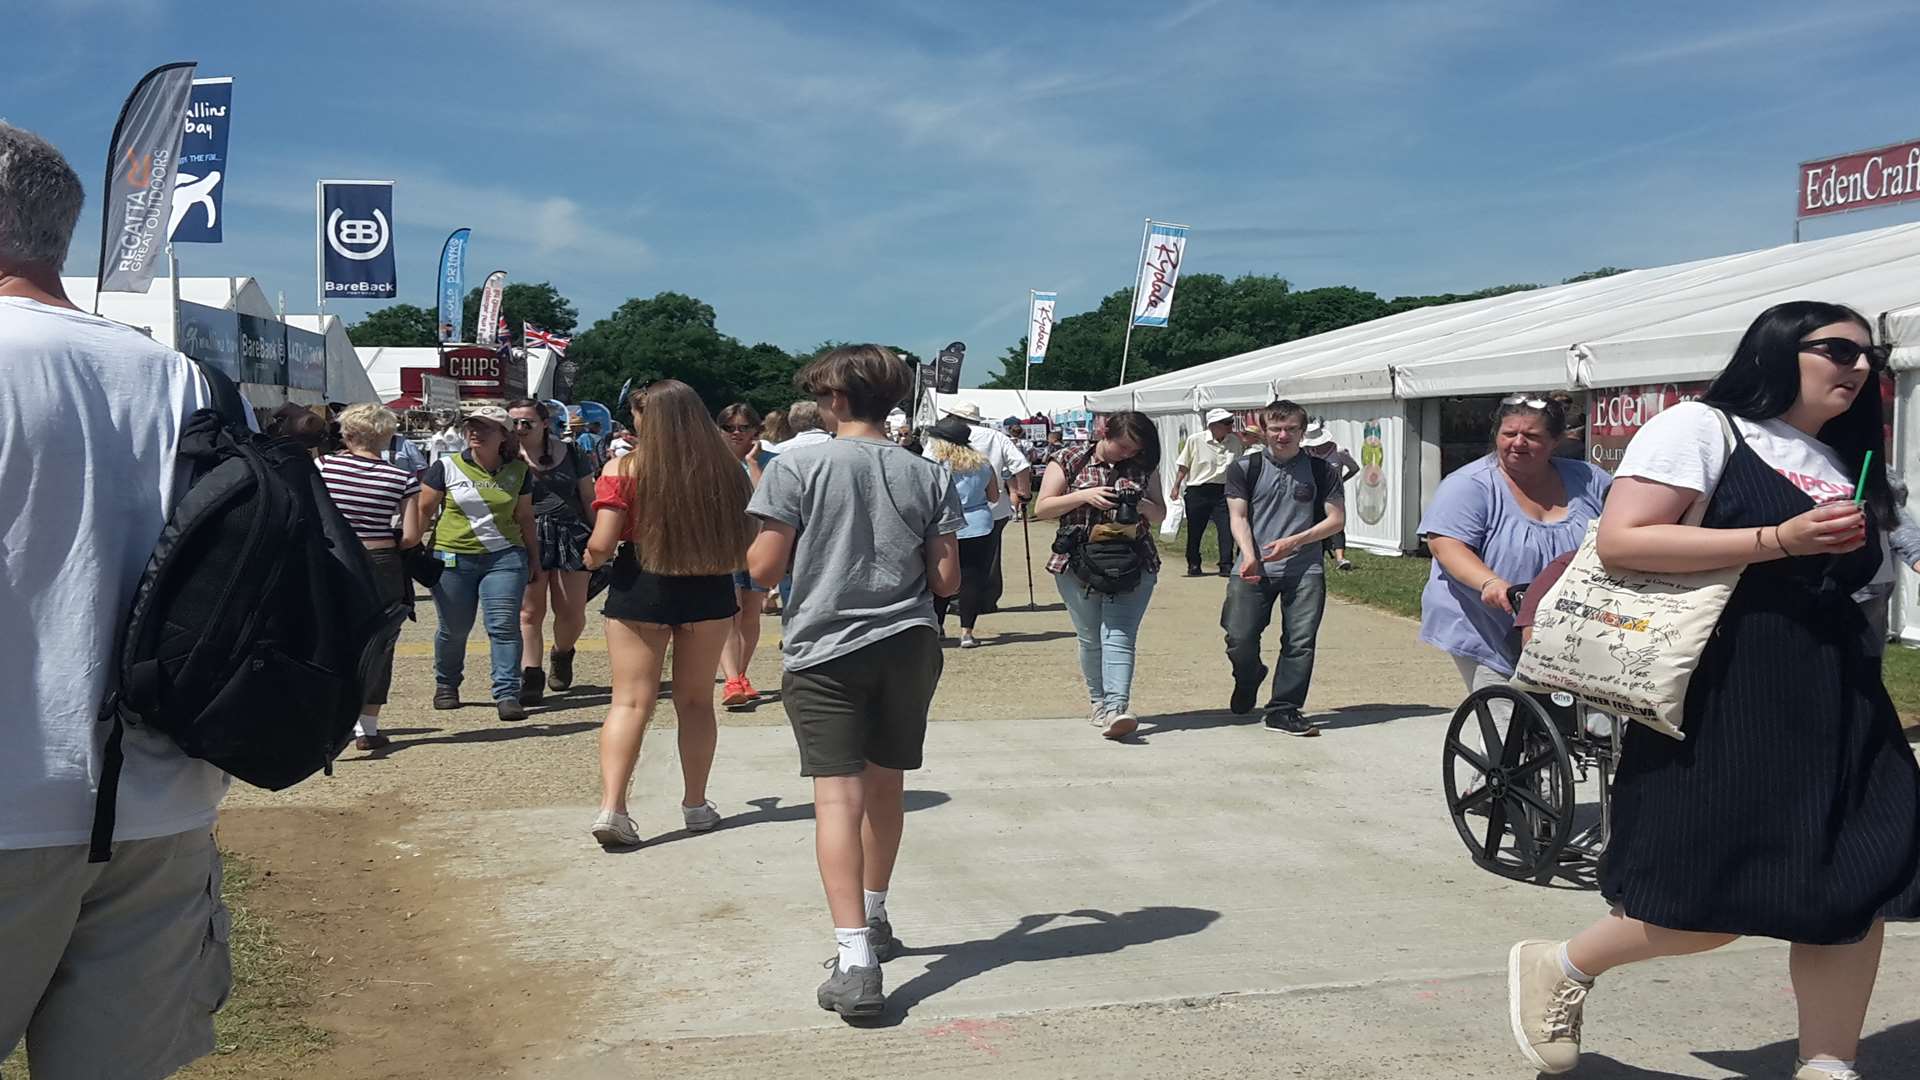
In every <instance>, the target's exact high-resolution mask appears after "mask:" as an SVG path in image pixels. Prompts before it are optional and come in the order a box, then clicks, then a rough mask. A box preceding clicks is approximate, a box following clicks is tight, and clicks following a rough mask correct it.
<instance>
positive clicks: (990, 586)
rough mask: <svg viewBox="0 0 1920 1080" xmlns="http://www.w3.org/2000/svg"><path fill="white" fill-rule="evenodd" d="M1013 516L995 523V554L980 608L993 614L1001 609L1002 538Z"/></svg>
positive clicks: (988, 569)
mask: <svg viewBox="0 0 1920 1080" xmlns="http://www.w3.org/2000/svg"><path fill="white" fill-rule="evenodd" d="M1012 520H1013V519H1012V518H1001V519H1000V520H999V521H996V522H994V523H993V554H992V555H991V556H989V558H990V559H991V560H992V561H991V562H990V563H989V564H988V568H987V588H986V592H984V593H982V594H981V596H980V610H981V611H984V612H987V613H988V614H992V613H993V612H996V611H999V610H1000V593H1001V591H1002V590H1003V588H1004V587H1005V582H1003V581H1001V580H1000V538H1001V537H1002V536H1005V535H1006V533H1007V522H1009V521H1012Z"/></svg>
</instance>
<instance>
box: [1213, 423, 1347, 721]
mask: <svg viewBox="0 0 1920 1080" xmlns="http://www.w3.org/2000/svg"><path fill="white" fill-rule="evenodd" d="M1260 423H1261V435H1262V437H1263V440H1264V442H1265V446H1264V448H1262V449H1261V450H1260V451H1259V452H1258V453H1254V454H1249V455H1247V456H1245V457H1242V458H1240V459H1239V460H1238V461H1235V462H1234V463H1233V464H1232V465H1230V466H1229V467H1228V468H1227V480H1226V494H1227V512H1228V515H1229V517H1230V519H1231V521H1232V525H1233V539H1234V542H1235V543H1236V544H1237V545H1238V546H1239V553H1240V559H1239V564H1238V566H1237V567H1236V568H1235V571H1234V575H1233V578H1232V579H1231V580H1229V581H1228V582H1227V599H1226V603H1225V604H1224V605H1223V606H1222V608H1221V611H1220V626H1221V629H1223V630H1225V631H1226V634H1227V660H1228V661H1229V662H1230V663H1231V664H1232V665H1233V700H1232V707H1233V712H1234V714H1235V715H1241V716H1244V715H1245V714H1247V713H1249V712H1252V711H1253V706H1254V702H1255V700H1256V699H1257V698H1258V696H1259V693H1260V683H1261V681H1262V680H1263V679H1265V678H1266V675H1267V666H1266V665H1265V664H1264V663H1262V662H1261V660H1260V636H1261V634H1262V633H1264V632H1265V631H1266V629H1267V624H1268V623H1269V622H1270V621H1272V619H1273V605H1274V601H1276V600H1277V601H1279V602H1280V658H1279V660H1278V661H1277V664H1278V670H1277V671H1275V672H1274V676H1273V694H1272V696H1271V697H1270V698H1268V700H1267V706H1266V726H1267V730H1268V731H1278V732H1282V733H1284V734H1287V735H1302V736H1313V735H1318V734H1320V729H1319V728H1316V727H1314V726H1313V725H1312V724H1310V723H1308V722H1307V720H1306V718H1305V717H1304V716H1302V715H1301V710H1302V709H1303V708H1305V706H1306V703H1307V688H1308V686H1309V685H1310V684H1311V683H1312V682H1313V652H1314V645H1315V642H1316V640H1317V639H1318V637H1319V636H1320V616H1321V613H1322V612H1323V611H1324V610H1325V609H1326V604H1327V585H1326V575H1325V573H1324V572H1323V571H1322V568H1321V547H1320V545H1321V542H1322V541H1324V540H1325V539H1327V538H1328V537H1330V536H1332V535H1334V534H1335V533H1338V532H1339V531H1340V530H1341V529H1343V528H1345V527H1346V522H1347V514H1346V496H1345V495H1344V494H1343V493H1342V489H1341V485H1340V483H1339V481H1338V479H1337V477H1335V476H1334V474H1333V467H1332V466H1331V465H1330V464H1329V463H1328V462H1326V461H1323V460H1321V459H1319V458H1316V457H1314V456H1313V455H1311V454H1306V453H1302V452H1301V446H1300V436H1301V433H1302V432H1303V431H1304V430H1305V429H1306V426H1307V410H1305V409H1303V408H1301V407H1300V406H1299V405H1296V404H1295V403H1293V402H1291V401H1277V402H1274V403H1273V404H1272V405H1269V406H1267V408H1266V409H1265V410H1264V411H1263V412H1262V413H1261V416H1260Z"/></svg>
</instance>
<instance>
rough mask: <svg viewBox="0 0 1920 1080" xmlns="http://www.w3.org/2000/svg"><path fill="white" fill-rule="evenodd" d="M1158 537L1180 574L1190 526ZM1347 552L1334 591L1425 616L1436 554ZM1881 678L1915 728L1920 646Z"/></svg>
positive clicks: (1893, 661) (1213, 548) (1209, 544)
mask: <svg viewBox="0 0 1920 1080" xmlns="http://www.w3.org/2000/svg"><path fill="white" fill-rule="evenodd" d="M1157 539H1158V540H1159V544H1160V556H1161V558H1162V559H1163V560H1165V561H1166V564H1167V565H1168V566H1170V567H1173V568H1174V570H1175V572H1176V573H1177V572H1178V571H1179V570H1180V568H1182V567H1184V566H1185V565H1186V558H1187V555H1186V552H1187V533H1186V526H1184V525H1183V526H1181V529H1180V535H1178V536H1175V537H1173V538H1171V539H1169V538H1166V537H1158V538H1157ZM1200 551H1201V565H1202V566H1208V567H1212V566H1215V565H1218V562H1219V557H1220V555H1219V553H1220V548H1219V545H1217V544H1216V543H1215V542H1214V533H1213V530H1212V529H1208V530H1207V535H1206V536H1205V537H1204V538H1203V539H1202V540H1201V541H1200ZM1347 557H1348V558H1350V559H1352V560H1353V571H1352V572H1351V573H1346V574H1342V573H1336V572H1334V571H1333V570H1332V569H1331V567H1329V569H1328V572H1327V591H1328V592H1331V593H1332V594H1333V595H1335V596H1338V597H1340V598H1341V599H1343V600H1350V601H1352V602H1354V603H1356V604H1365V605H1367V606H1368V607H1375V608H1379V609H1381V610H1382V611H1391V612H1393V613H1394V614H1396V615H1405V616H1407V617H1408V618H1412V619H1417V618H1419V617H1420V590H1421V589H1423V588H1425V587H1426V584H1427V574H1428V572H1429V571H1430V569H1431V568H1432V566H1433V561H1432V560H1431V559H1429V558H1427V557H1426V556H1424V555H1402V556H1400V557H1398V558H1393V557H1390V556H1382V555H1369V554H1367V553H1366V552H1364V551H1355V550H1349V551H1348V553H1347ZM1881 678H1882V679H1883V680H1884V681H1885V682H1886V684H1887V693H1888V694H1889V695H1891V696H1892V698H1893V707H1894V708H1895V709H1898V710H1899V712H1900V718H1901V720H1902V721H1903V722H1904V723H1906V724H1907V725H1908V726H1909V727H1913V726H1916V725H1920V649H1910V648H1905V647H1903V646H1900V645H1889V646H1888V647H1887V656H1886V662H1885V664H1884V665H1883V668H1882V672H1881Z"/></svg>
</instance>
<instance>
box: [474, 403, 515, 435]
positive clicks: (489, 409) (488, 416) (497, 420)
mask: <svg viewBox="0 0 1920 1080" xmlns="http://www.w3.org/2000/svg"><path fill="white" fill-rule="evenodd" d="M461 419H462V420H465V421H468V422H471V421H474V420H485V421H487V422H488V423H492V424H499V425H500V426H501V427H503V428H505V429H507V430H508V431H512V430H513V418H512V417H511V416H508V415H507V410H505V409H503V408H501V407H500V406H498V405H475V406H474V407H473V408H471V409H468V410H467V413H466V415H465V416H464V417H462V418H461Z"/></svg>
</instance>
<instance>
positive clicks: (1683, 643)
mask: <svg viewBox="0 0 1920 1080" xmlns="http://www.w3.org/2000/svg"><path fill="white" fill-rule="evenodd" d="M1714 415H1715V416H1718V417H1719V418H1720V428H1721V434H1722V436H1723V438H1724V439H1725V440H1726V443H1727V448H1728V457H1729V458H1731V457H1732V449H1733V429H1732V428H1731V427H1730V426H1729V424H1728V421H1727V417H1726V414H1725V413H1722V412H1720V411H1719V410H1717V409H1716V410H1715V411H1714ZM1711 497H1712V493H1711V492H1703V493H1701V495H1700V497H1699V498H1698V499H1696V500H1695V501H1694V504H1693V505H1692V506H1691V507H1689V508H1688V509H1687V513H1686V516H1685V517H1683V518H1681V519H1680V524H1682V525H1699V524H1700V522H1701V521H1702V520H1703V519H1704V518H1705V517H1706V512H1707V503H1708V501H1709V500H1710V499H1711ZM1599 534H1600V522H1599V521H1598V520H1595V521H1594V522H1593V524H1591V525H1589V526H1588V527H1587V535H1586V537H1585V538H1584V539H1582V540H1581V542H1580V550H1579V552H1578V553H1577V554H1575V555H1574V557H1573V561H1572V563H1570V564H1569V565H1568V566H1567V570H1566V573H1564V574H1562V575H1561V576H1560V580H1559V581H1558V582H1555V583H1554V585H1553V587H1552V588H1550V589H1548V590H1547V594H1546V595H1545V596H1543V597H1541V598H1540V604H1539V608H1538V610H1537V613H1536V614H1535V616H1534V623H1533V638H1532V640H1530V641H1529V642H1528V643H1527V647H1526V649H1525V650H1524V651H1522V652H1521V654H1520V661H1519V663H1517V664H1515V665H1514V672H1513V682H1514V684H1515V685H1517V686H1520V687H1521V688H1523V689H1534V690H1564V691H1567V692H1568V693H1571V694H1574V695H1576V696H1578V697H1580V698H1582V699H1584V700H1585V701H1587V702H1588V703H1589V704H1592V705H1594V706H1596V707H1598V708H1601V709H1607V710H1610V711H1613V712H1616V713H1618V714H1620V715H1621V716H1624V717H1626V718H1628V719H1631V720H1637V721H1639V722H1640V723H1642V724H1645V725H1646V726H1648V727H1650V728H1652V729H1654V730H1655V731H1658V732H1660V733H1661V734H1662V735H1668V736H1671V737H1672V738H1675V739H1684V738H1686V736H1685V735H1684V734H1683V733H1682V732H1681V730H1680V725H1681V722H1682V719H1683V716H1682V710H1683V709H1684V707H1685V706H1686V701H1687V685H1688V684H1689V683H1690V682H1691V681H1692V679H1693V672H1694V669H1695V668H1696V667H1698V666H1699V663H1700V654H1701V653H1702V652H1704V651H1705V650H1706V647H1707V643H1708V641H1709V640H1710V639H1711V638H1712V637H1713V633H1714V630H1715V629H1716V628H1717V627H1718V626H1719V624H1720V616H1721V615H1722V614H1723V613H1724V612H1725V611H1726V608H1727V600H1728V599H1729V598H1730V597H1732V595H1733V588H1734V586H1735V585H1736V584H1738V583H1739V581H1740V573H1741V571H1742V570H1744V569H1745V568H1744V567H1738V566H1736V567H1728V568H1725V569H1721V570H1705V571H1701V572H1699V573H1691V574H1643V573H1638V572H1635V571H1630V570H1619V569H1608V568H1607V567H1606V566H1605V565H1603V564H1602V563H1601V562H1600V555H1599V552H1598V551H1597V550H1596V547H1595V541H1596V538H1597V537H1598V536H1599Z"/></svg>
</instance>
